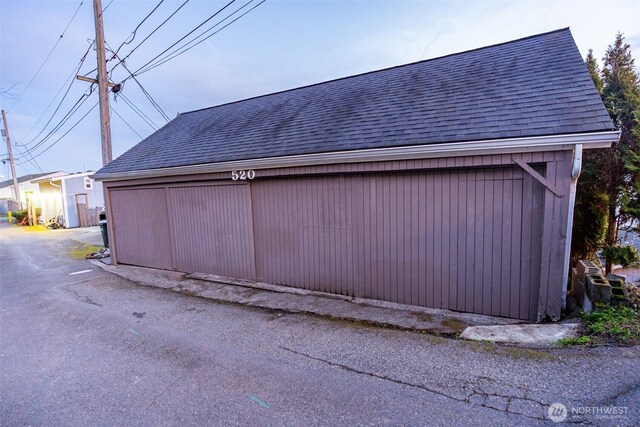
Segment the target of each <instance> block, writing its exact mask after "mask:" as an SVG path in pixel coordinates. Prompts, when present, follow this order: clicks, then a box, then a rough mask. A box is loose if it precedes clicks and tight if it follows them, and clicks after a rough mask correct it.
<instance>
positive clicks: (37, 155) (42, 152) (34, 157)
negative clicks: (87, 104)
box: [32, 101, 99, 160]
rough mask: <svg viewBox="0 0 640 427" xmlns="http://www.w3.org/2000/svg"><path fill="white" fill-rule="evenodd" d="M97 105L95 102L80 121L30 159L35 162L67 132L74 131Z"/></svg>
mask: <svg viewBox="0 0 640 427" xmlns="http://www.w3.org/2000/svg"><path fill="white" fill-rule="evenodd" d="M98 104H99V101H98V102H96V103H95V104H93V106H92V107H91V108H90V109H89V110H88V111H87V112H86V113H84V115H83V116H82V117H80V119H78V121H77V122H75V123H74V124H73V125H72V126H71V127H70V128H69V129H67V131H66V132H65V133H63V134H62V135H60V137H59V138H58V139H56V140H55V141H53V142H52V143H51V144H49V146H47V148H45V149H44V150H42V151H40V152H39V153H38V154H36V155H35V156H32V159H34V160H35V159H36V158H37V157H40V156H42V155H43V154H44V153H46V152H47V151H49V150H50V149H51V148H52V147H53V146H54V145H56V144H57V143H58V142H60V140H62V138H64V137H65V136H67V134H69V132H71V131H72V130H73V129H75V128H76V126H78V125H79V124H80V122H82V121H83V120H84V119H85V118H86V117H87V116H88V115H89V113H91V112H92V111H93V110H95V108H96V107H97V106H98Z"/></svg>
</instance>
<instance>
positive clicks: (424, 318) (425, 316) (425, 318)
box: [411, 313, 433, 322]
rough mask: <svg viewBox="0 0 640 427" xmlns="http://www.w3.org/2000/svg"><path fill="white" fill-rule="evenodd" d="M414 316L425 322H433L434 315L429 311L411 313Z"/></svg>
mask: <svg viewBox="0 0 640 427" xmlns="http://www.w3.org/2000/svg"><path fill="white" fill-rule="evenodd" d="M411 314H412V315H413V317H415V318H416V319H418V320H421V321H423V322H432V321H433V316H432V315H430V314H427V313H411Z"/></svg>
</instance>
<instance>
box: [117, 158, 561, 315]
mask: <svg viewBox="0 0 640 427" xmlns="http://www.w3.org/2000/svg"><path fill="white" fill-rule="evenodd" d="M571 154H572V153H571V151H558V152H545V153H523V154H518V155H494V156H469V157H460V158H445V159H427V160H416V161H394V162H386V163H385V162H375V163H363V164H349V165H327V166H314V167H305V168H290V169H271V170H258V171H256V179H255V180H253V181H247V182H244V183H242V184H239V183H234V182H232V181H230V176H229V174H226V173H225V174H221V173H214V174H200V175H190V176H179V177H172V178H171V177H165V178H153V179H151V178H145V179H138V180H131V181H115V182H107V183H105V184H106V188H107V189H108V191H107V193H109V194H108V195H109V196H110V197H109V198H110V200H111V202H110V203H111V209H112V212H111V219H112V222H113V223H114V225H115V230H114V233H115V239H114V244H113V246H114V252H115V253H116V259H115V261H116V262H122V263H130V264H136V265H149V266H153V267H159V268H172V269H177V270H180V271H187V272H196V271H197V272H206V273H214V274H219V275H225V276H230V277H238V278H248V279H255V280H261V281H266V282H271V283H278V284H283V285H288V286H295V287H300V288H305V289H313V290H321V291H326V292H333V293H339V294H345V295H354V296H359V297H367V298H375V299H381V300H387V301H394V302H401V303H407V304H415V305H422V306H428V307H438V308H449V309H454V310H460V311H468V312H475V313H484V314H492V315H499V316H507V317H513V318H521V319H530V320H541V319H543V318H546V317H551V318H554V319H558V318H559V315H560V309H561V296H562V295H561V283H562V267H563V262H564V260H563V252H564V243H565V242H566V220H567V215H568V189H569V177H570V167H571ZM514 156H517V157H519V158H521V159H523V160H524V161H526V162H528V163H530V164H531V165H532V166H534V167H535V168H536V169H537V170H538V171H539V172H540V173H542V174H543V175H545V176H546V177H547V179H548V180H549V181H550V183H552V184H554V185H555V186H556V187H558V188H560V189H561V190H562V191H564V192H565V194H566V195H565V196H564V197H558V196H556V195H554V194H553V193H552V192H551V191H549V190H547V189H545V188H544V186H543V185H542V184H541V183H539V182H538V181H537V180H535V179H533V178H532V177H531V175H529V174H528V173H526V172H524V171H523V170H522V169H520V167H518V166H516V165H514V163H513V157H514ZM145 192H146V193H148V194H145V195H144V197H140V195H142V194H143V193H145ZM134 199H140V200H138V201H135V202H134ZM138 210H140V212H147V211H149V210H153V211H156V212H153V213H152V214H151V213H150V214H149V215H153V216H154V218H155V219H157V220H159V221H164V223H165V224H170V225H167V227H166V228H165V229H163V228H162V227H152V228H149V227H148V225H147V224H144V223H141V222H140V221H141V220H140V218H138V217H136V218H134V219H126V218H125V215H124V214H125V213H128V214H129V215H131V212H132V211H136V212H138ZM162 211H164V213H162ZM141 217H142V218H144V217H145V215H144V214H142V215H141ZM124 230H127V231H126V232H125V231H124ZM153 233H155V234H158V235H162V236H164V237H162V236H154V237H153V238H151V240H149V238H148V237H145V236H147V235H151V234H153ZM149 242H151V243H152V244H153V246H155V248H158V247H159V246H162V247H163V248H166V249H161V250H160V254H158V255H157V257H154V256H152V255H151V254H147V251H148V250H147V249H146V247H148V246H150V245H149ZM152 252H153V251H152ZM167 259H168V261H167Z"/></svg>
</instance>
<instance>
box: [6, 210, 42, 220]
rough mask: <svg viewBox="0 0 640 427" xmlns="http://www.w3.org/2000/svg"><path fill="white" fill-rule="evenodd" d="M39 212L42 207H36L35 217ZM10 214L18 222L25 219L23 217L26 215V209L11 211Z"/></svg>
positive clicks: (38, 215)
mask: <svg viewBox="0 0 640 427" xmlns="http://www.w3.org/2000/svg"><path fill="white" fill-rule="evenodd" d="M41 213H42V209H40V208H36V217H38V218H39V217H40V214H41ZM11 215H13V217H14V218H15V222H16V223H18V222H21V221H22V220H23V219H25V217H26V216H27V210H26V209H21V210H19V211H15V212H11Z"/></svg>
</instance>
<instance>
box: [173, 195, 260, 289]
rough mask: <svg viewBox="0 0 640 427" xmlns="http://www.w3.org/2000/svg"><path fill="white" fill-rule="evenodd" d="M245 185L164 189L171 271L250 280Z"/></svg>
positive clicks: (251, 271) (248, 222)
mask: <svg viewBox="0 0 640 427" xmlns="http://www.w3.org/2000/svg"><path fill="white" fill-rule="evenodd" d="M248 189H249V186H248V185H209V186H198V187H191V186H190V187H176V188H168V194H169V207H170V211H171V217H172V224H173V230H172V231H173V233H172V236H174V238H173V240H174V243H173V247H174V253H175V269H176V270H179V271H188V272H201V273H213V274H218V275H221V276H227V277H235V278H240V279H253V278H254V277H255V275H254V269H253V236H252V229H251V210H250V209H249V205H250V204H249V190H248Z"/></svg>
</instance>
